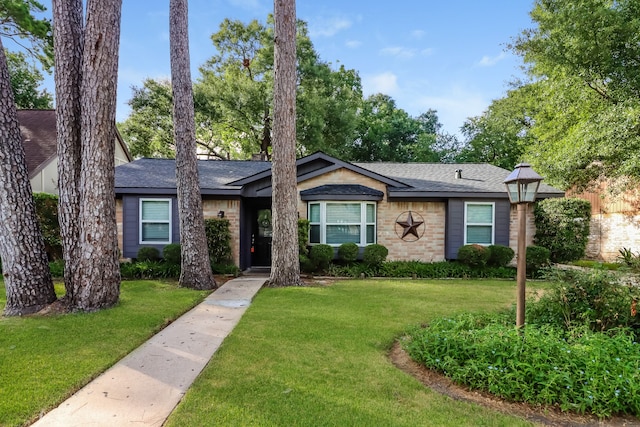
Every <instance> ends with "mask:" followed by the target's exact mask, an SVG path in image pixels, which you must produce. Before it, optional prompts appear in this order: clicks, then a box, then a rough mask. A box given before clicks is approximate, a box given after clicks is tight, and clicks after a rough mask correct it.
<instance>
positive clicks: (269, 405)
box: [167, 280, 530, 427]
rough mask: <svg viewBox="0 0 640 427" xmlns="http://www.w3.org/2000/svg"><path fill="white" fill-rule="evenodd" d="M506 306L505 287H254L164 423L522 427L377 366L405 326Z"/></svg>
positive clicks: (378, 283) (511, 289) (407, 283)
mask: <svg viewBox="0 0 640 427" xmlns="http://www.w3.org/2000/svg"><path fill="white" fill-rule="evenodd" d="M514 299H515V284H514V283H513V282H507V281H470V280H447V281H425V280H349V281H340V282H335V283H333V284H331V285H330V286H315V287H295V288H265V289H262V290H261V291H260V292H259V293H258V295H257V296H256V297H255V299H254V301H253V303H252V305H251V307H250V308H249V309H248V310H247V312H246V313H245V315H244V316H243V318H242V319H241V321H240V323H239V324H238V326H236V328H235V329H234V331H233V332H232V333H231V335H229V336H228V337H227V339H226V340H225V341H224V343H223V344H222V346H221V348H220V349H219V350H218V352H217V353H216V354H215V355H214V357H213V358H212V360H211V361H210V362H209V364H208V366H207V367H206V368H205V370H204V371H203V373H202V374H201V375H200V377H199V378H198V379H197V380H196V382H195V383H194V385H193V386H192V388H191V389H190V390H189V391H188V392H187V394H186V395H185V397H184V399H183V400H182V402H181V403H180V405H179V406H178V408H177V410H176V411H175V412H174V413H173V414H172V415H171V417H170V418H169V420H168V422H167V425H168V426H194V425H247V426H248V425H255V426H258V425H259V426H282V425H287V426H309V425H313V426H338V425H360V426H368V425H385V426H411V427H413V426H417V425H441V426H460V425H491V426H519V425H530V424H529V423H527V422H526V421H524V420H521V419H518V418H515V417H511V416H508V415H504V414H500V413H498V412H495V411H493V410H490V409H488V408H484V407H479V406H476V405H473V404H470V403H465V402H461V401H455V400H452V399H449V398H448V397H445V396H442V395H440V394H439V393H437V392H433V391H431V390H430V389H428V388H426V387H424V386H423V385H422V384H421V383H420V382H418V381H417V380H415V379H414V378H413V377H411V376H409V375H407V374H405V373H404V372H402V371H400V370H398V369H397V368H395V367H394V366H393V365H392V364H391V363H390V361H389V360H388V358H387V352H388V351H389V349H390V347H391V346H392V344H393V342H394V340H395V339H396V338H397V337H398V335H399V334H401V333H402V331H404V330H405V328H406V326H407V324H412V323H417V322H424V321H430V320H431V319H434V318H436V317H440V316H444V315H446V314H451V313H461V312H466V311H473V312H491V311H495V310H497V309H499V308H503V307H508V306H510V305H511V303H512V301H513V300H514Z"/></svg>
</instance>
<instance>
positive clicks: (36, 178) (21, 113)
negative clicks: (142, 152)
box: [18, 110, 132, 194]
mask: <svg viewBox="0 0 640 427" xmlns="http://www.w3.org/2000/svg"><path fill="white" fill-rule="evenodd" d="M18 122H19V123H20V132H21V133H22V140H23V142H24V151H25V158H26V161H27V169H28V170H29V180H30V181H31V189H32V191H33V192H42V193H51V194H58V154H57V141H56V112H55V110H18ZM116 132H117V131H116ZM131 160H132V159H131V155H130V154H129V150H127V146H126V145H125V144H124V141H122V138H121V137H120V134H119V133H116V151H115V164H116V166H118V165H121V164H124V163H128V162H130V161H131Z"/></svg>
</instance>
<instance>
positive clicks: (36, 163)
mask: <svg viewBox="0 0 640 427" xmlns="http://www.w3.org/2000/svg"><path fill="white" fill-rule="evenodd" d="M18 122H20V133H21V134H22V139H23V141H24V152H25V153H24V154H25V158H26V161H27V168H28V169H29V178H33V176H34V175H36V174H37V173H38V172H40V170H41V169H42V168H44V167H45V166H46V165H47V164H48V163H49V162H50V161H51V160H53V159H54V158H55V157H56V155H57V152H56V149H57V148H56V147H57V141H56V112H55V110H18Z"/></svg>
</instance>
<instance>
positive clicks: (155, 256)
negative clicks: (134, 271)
mask: <svg viewBox="0 0 640 427" xmlns="http://www.w3.org/2000/svg"><path fill="white" fill-rule="evenodd" d="M136 259H137V260H138V261H158V260H159V259H160V251H159V250H158V249H156V248H154V247H153V246H141V247H140V249H138V255H137V256H136Z"/></svg>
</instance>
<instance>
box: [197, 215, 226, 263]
mask: <svg viewBox="0 0 640 427" xmlns="http://www.w3.org/2000/svg"><path fill="white" fill-rule="evenodd" d="M204 231H205V234H206V235H207V247H208V248H209V259H210V260H211V264H212V265H213V264H230V263H231V260H232V256H231V231H230V230H229V220H228V219H227V218H210V219H206V220H205V221H204Z"/></svg>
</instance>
